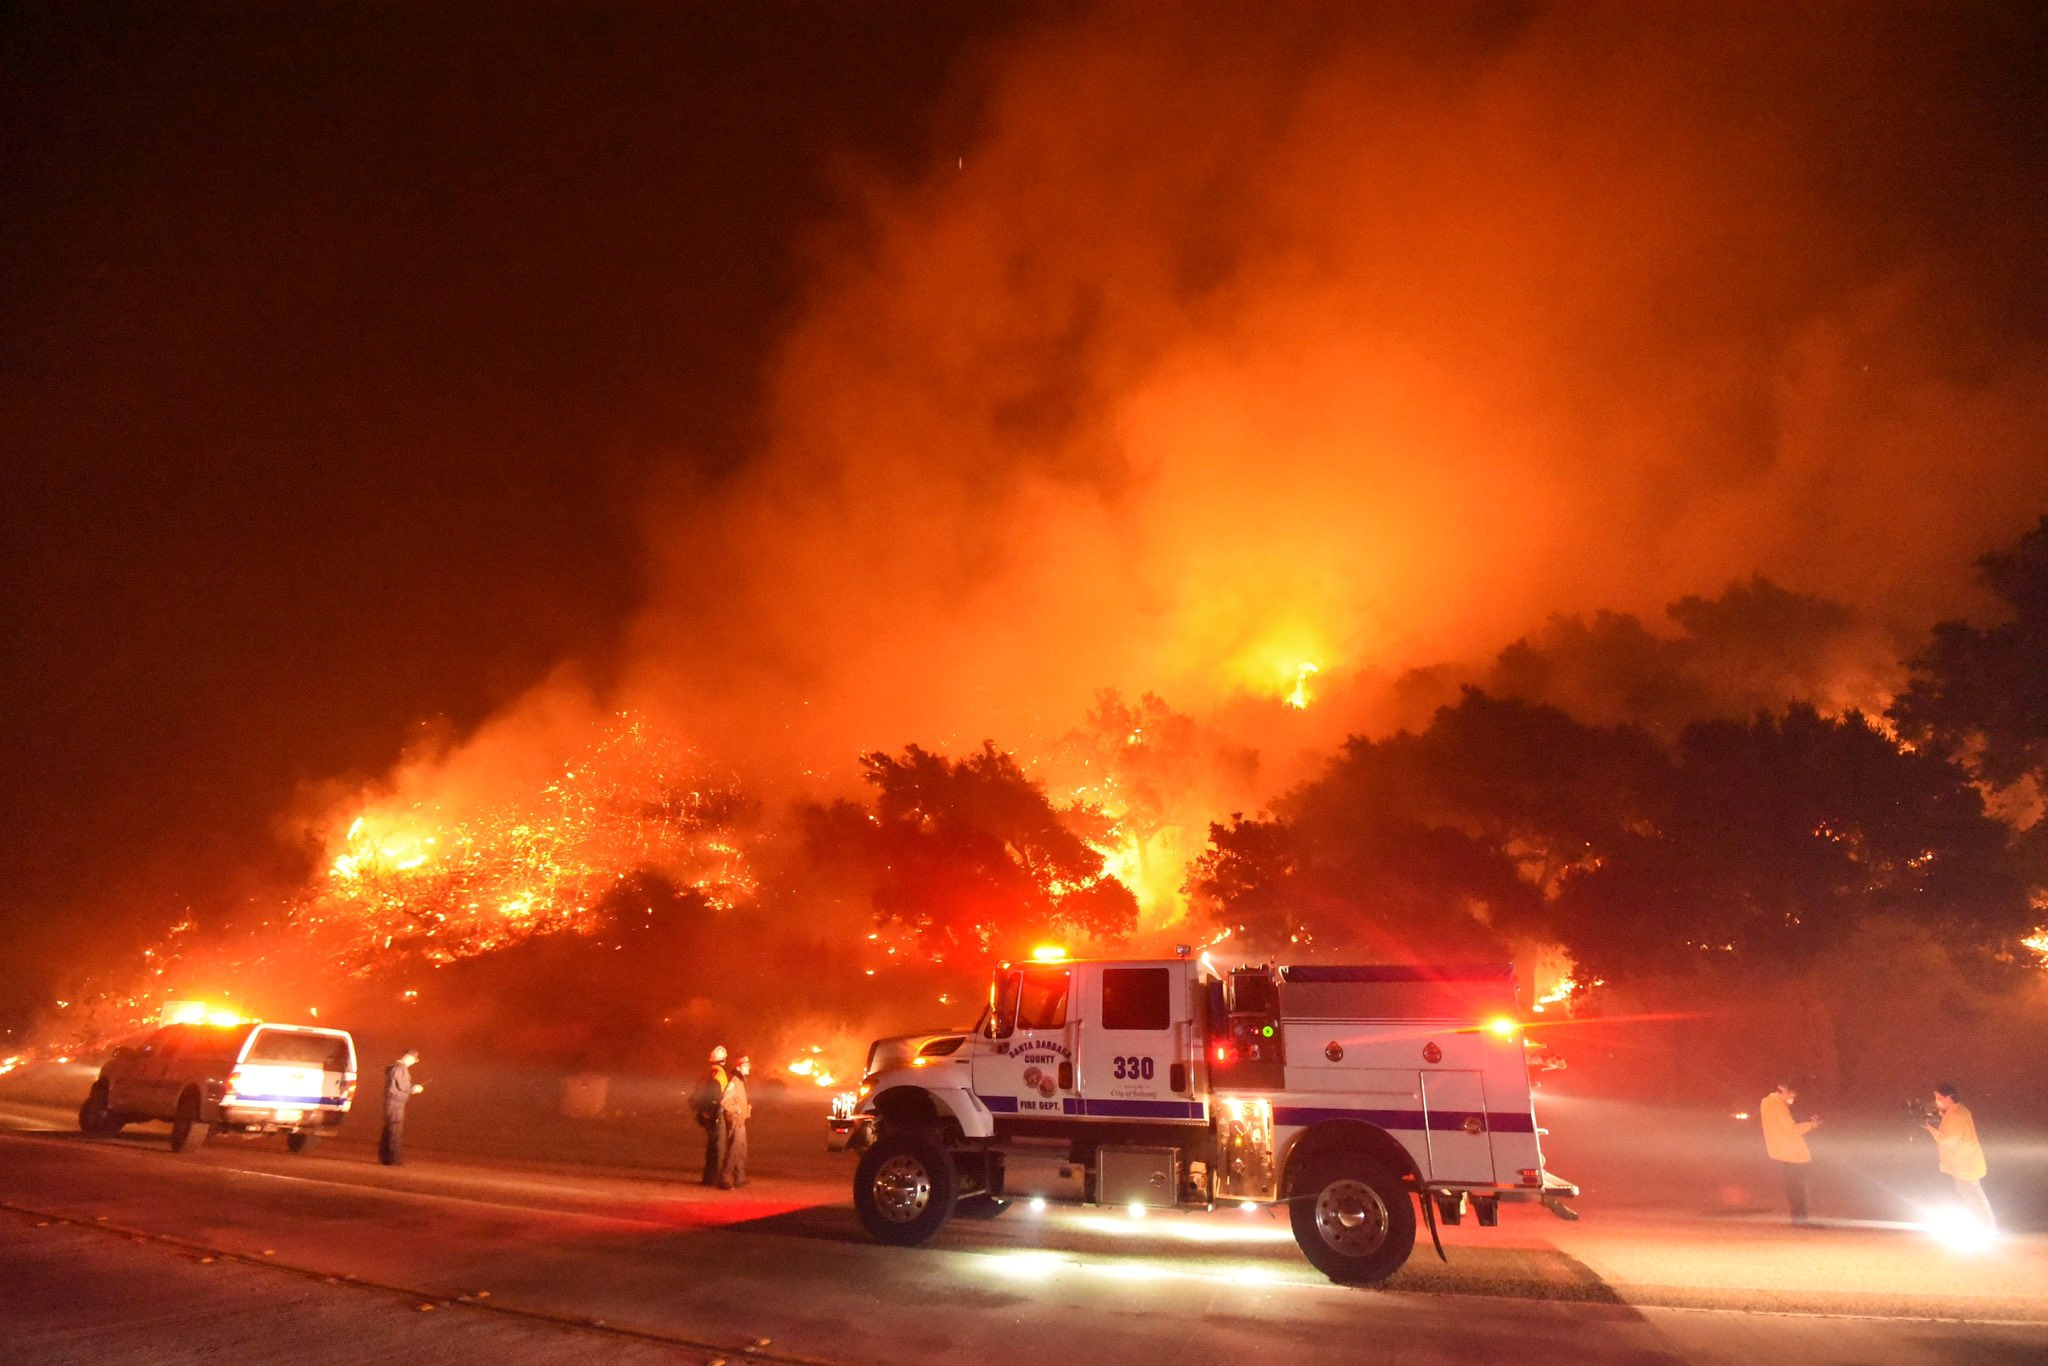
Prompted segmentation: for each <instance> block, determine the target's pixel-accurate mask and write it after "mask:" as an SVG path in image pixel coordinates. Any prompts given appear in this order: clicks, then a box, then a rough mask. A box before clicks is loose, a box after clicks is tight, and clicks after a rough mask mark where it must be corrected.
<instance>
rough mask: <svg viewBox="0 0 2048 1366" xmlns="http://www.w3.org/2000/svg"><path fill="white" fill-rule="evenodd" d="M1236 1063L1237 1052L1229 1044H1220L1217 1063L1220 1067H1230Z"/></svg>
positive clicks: (1217, 1046) (1217, 1051)
mask: <svg viewBox="0 0 2048 1366" xmlns="http://www.w3.org/2000/svg"><path fill="white" fill-rule="evenodd" d="M1236 1061H1237V1051H1236V1050H1235V1049H1233V1048H1232V1047H1231V1046H1230V1045H1229V1044H1227V1043H1219V1044H1217V1045H1216V1062H1217V1065H1218V1066H1221V1067H1228V1066H1230V1064H1231V1063H1233V1062H1236Z"/></svg>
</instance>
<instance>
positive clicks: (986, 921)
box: [802, 742, 1137, 954]
mask: <svg viewBox="0 0 2048 1366" xmlns="http://www.w3.org/2000/svg"><path fill="white" fill-rule="evenodd" d="M861 765H862V768H863V769H864V770H865V772H864V774H863V776H864V778H865V780H866V781H867V782H868V783H869V784H870V785H871V786H872V787H873V788H874V789H875V793H874V802H873V806H872V809H870V808H869V807H867V806H864V805H862V804H861V803H858V802H850V801H839V802H834V803H831V804H829V805H822V806H812V807H810V808H807V809H806V810H805V811H804V812H803V813H802V816H803V826H804V838H805V845H806V849H807V852H809V853H810V855H811V856H812V857H813V858H814V859H816V860H819V861H823V862H838V863H840V864H842V865H850V866H852V867H854V868H857V869H858V870H859V871H860V872H861V873H863V874H864V875H865V877H866V878H867V880H868V884H869V887H870V900H871V904H872V907H873V910H874V913H875V917H876V919H877V921H878V922H880V923H882V924H898V925H902V926H904V927H906V928H909V929H911V930H913V931H915V932H916V934H917V935H918V938H919V940H920V941H921V942H922V943H923V944H924V945H925V947H926V948H928V949H929V950H930V951H932V952H934V953H937V954H950V953H954V952H959V951H963V950H965V951H972V952H990V951H998V950H1010V949H1014V948H1016V947H1019V946H1021V945H1022V944H1023V943H1024V941H1026V940H1028V939H1029V938H1032V937H1035V936H1040V935H1044V934H1048V933H1058V932H1061V931H1063V930H1067V929H1075V930H1079V931H1082V932H1084V933H1087V934H1091V935H1117V934H1123V933H1127V932H1128V931H1129V930H1130V929H1131V927H1132V926H1133V925H1134V924H1135V923H1136V921H1137V902H1136V900H1135V899H1134V898H1133V897H1132V896H1131V893H1130V891H1129V890H1128V889H1126V888H1125V887H1124V886H1123V884H1122V883H1120V882H1118V881H1117V880H1116V879H1115V878H1112V877H1109V876H1108V875H1106V874H1105V873H1104V871H1103V851H1102V849H1101V848H1099V847H1098V846H1097V845H1096V844H1093V843H1091V842H1090V839H1089V836H1090V835H1093V836H1095V837H1096V838H1097V839H1105V838H1107V836H1108V835H1109V833H1110V831H1109V826H1108V823H1107V821H1106V818H1104V817H1103V815H1102V813H1101V812H1100V811H1099V810H1096V809H1095V808H1092V807H1085V806H1083V807H1074V808H1070V809H1067V810H1060V809H1056V808H1055V807H1054V806H1053V804H1052V802H1051V801H1050V800H1049V799H1048V798H1047V797H1046V794H1045V791H1044V789H1042V788H1041V787H1039V786H1038V785H1037V784H1036V783H1034V782H1032V781H1031V780H1030V779H1029V778H1027V777H1026V776H1025V775H1024V773H1023V771H1022V770H1021V769H1019V768H1018V766H1017V763H1016V761H1015V760H1014V759H1013V758H1011V757H1010V756H1009V755H1008V754H1006V753H1003V752H1001V751H999V750H998V749H996V747H995V745H994V744H993V743H992V742H985V743H984V744H983V745H982V747H981V749H980V750H979V751H978V752H977V753H975V754H972V755H970V756H968V757H967V758H964V759H960V760H957V761H955V760H949V759H947V758H945V757H944V756H942V755H937V754H933V753H931V752H929V751H927V750H924V749H921V748H919V747H918V746H916V745H911V746H909V747H907V748H906V749H905V750H904V751H903V755H902V757H901V758H896V757H893V756H891V755H888V754H885V753H881V752H876V753H872V754H868V755H864V756H862V759H861Z"/></svg>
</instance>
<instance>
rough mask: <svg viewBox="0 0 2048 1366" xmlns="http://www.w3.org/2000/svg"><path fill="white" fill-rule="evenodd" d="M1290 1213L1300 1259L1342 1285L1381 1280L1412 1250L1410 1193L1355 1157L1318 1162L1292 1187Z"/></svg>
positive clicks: (1333, 1155) (1381, 1170) (1363, 1158)
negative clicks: (1312, 1264) (1311, 1263)
mask: <svg viewBox="0 0 2048 1366" xmlns="http://www.w3.org/2000/svg"><path fill="white" fill-rule="evenodd" d="M1289 1212H1290V1214H1291V1216H1292V1218H1293V1223H1294V1241H1295V1242H1297V1243H1299V1244H1300V1245H1301V1251H1302V1255H1304V1256H1306V1257H1307V1258H1308V1259H1309V1261H1311V1262H1313V1263H1315V1266H1316V1269H1317V1270H1318V1271H1321V1272H1322V1273H1323V1274H1324V1275H1325V1276H1328V1277H1329V1278H1330V1279H1331V1280H1333V1281H1338V1282H1340V1283H1342V1284H1345V1285H1367V1284H1371V1283H1373V1282H1376V1281H1383V1280H1385V1279H1386V1278H1387V1277H1389V1276H1391V1275H1393V1274H1394V1273H1395V1272H1396V1271H1399V1270H1400V1269H1401V1264H1402V1263H1403V1262H1406V1261H1407V1260H1408V1254H1409V1253H1410V1252H1412V1251H1414V1250H1415V1206H1414V1204H1413V1203H1411V1202H1410V1201H1409V1199H1408V1193H1407V1192H1406V1191H1405V1190H1403V1189H1402V1188H1401V1183H1400V1182H1399V1181H1396V1180H1395V1179H1394V1178H1393V1177H1392V1176H1390V1175H1388V1174H1387V1172H1386V1170H1385V1169H1384V1168H1383V1167H1381V1166H1380V1165H1379V1164H1378V1163H1377V1162H1374V1161H1373V1160H1372V1159H1371V1158H1369V1157H1366V1156H1364V1155H1362V1154H1359V1153H1349V1152H1337V1153H1331V1154H1329V1155H1327V1156H1325V1157H1321V1158H1318V1159H1317V1160H1316V1161H1315V1164H1314V1165H1313V1166H1312V1167H1310V1168H1309V1169H1308V1170H1307V1171H1306V1172H1304V1173H1303V1179H1302V1180H1301V1181H1300V1182H1299V1183H1298V1184H1297V1185H1296V1186H1295V1188H1294V1198H1293V1200H1292V1201H1291V1202H1290V1210H1289Z"/></svg>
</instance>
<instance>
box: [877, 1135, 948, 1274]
mask: <svg viewBox="0 0 2048 1366" xmlns="http://www.w3.org/2000/svg"><path fill="white" fill-rule="evenodd" d="M958 1191H959V1179H958V1177H957V1176H956V1175H955V1173H954V1171H953V1156H952V1154H951V1153H948V1152H947V1151H946V1145H945V1144H943V1143H941V1142H940V1141H939V1137H938V1135H937V1134H936V1133H934V1132H932V1131H931V1130H929V1129H910V1130H898V1131H897V1132H895V1133H887V1132H884V1133H883V1135H882V1136H881V1138H879V1139H878V1140H876V1142H875V1144H874V1146H873V1147H871V1148H869V1149H868V1150H867V1151H866V1152H865V1153H862V1154H861V1159H860V1166H859V1168H858V1169H856V1170H855V1172H854V1175H853V1208H854V1212H855V1213H856V1214H858V1215H859V1216H860V1222H861V1226H862V1227H863V1228H865V1229H867V1231H868V1232H869V1234H871V1235H872V1236H873V1237H874V1238H876V1239H877V1240H878V1241H881V1242H884V1243H895V1244H897V1245H898V1246H901V1247H909V1246H911V1245H912V1244H914V1243H921V1242H923V1241H924V1240H925V1239H927V1238H929V1237H931V1236H932V1235H933V1234H934V1233H937V1232H938V1231H939V1229H940V1228H941V1227H943V1226H944V1224H945V1222H946V1220H947V1219H948V1218H950V1217H951V1216H952V1213H953V1198H954V1196H955V1195H956V1194H957V1193H958Z"/></svg>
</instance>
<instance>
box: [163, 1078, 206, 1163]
mask: <svg viewBox="0 0 2048 1366" xmlns="http://www.w3.org/2000/svg"><path fill="white" fill-rule="evenodd" d="M210 1132H211V1130H209V1129H208V1128H207V1126H206V1124H205V1123H204V1122H203V1121H202V1120H201V1119H200V1118H199V1097H198V1096H196V1095H194V1094H192V1092H190V1091H187V1092H186V1093H185V1094H184V1095H182V1096H180V1097H179V1098H178V1114H177V1118H175V1119H173V1120H172V1121H171V1151H172V1152H174V1153H189V1152H191V1151H193V1150H194V1149H196V1148H198V1147H200V1146H201V1145H203V1144H204V1143H205V1142H206V1138H207V1135H208V1134H209V1133H210Z"/></svg>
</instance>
